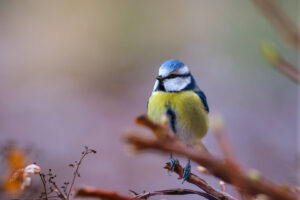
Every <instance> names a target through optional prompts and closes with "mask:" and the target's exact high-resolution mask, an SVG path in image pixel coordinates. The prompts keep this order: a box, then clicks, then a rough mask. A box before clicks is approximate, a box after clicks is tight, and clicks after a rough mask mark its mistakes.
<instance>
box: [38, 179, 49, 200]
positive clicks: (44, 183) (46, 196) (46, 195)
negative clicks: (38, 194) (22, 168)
mask: <svg viewBox="0 0 300 200" xmlns="http://www.w3.org/2000/svg"><path fill="white" fill-rule="evenodd" d="M39 175H40V178H41V180H42V183H43V187H44V192H45V200H48V194H47V186H46V184H47V183H46V180H45V177H44V176H43V175H42V174H41V173H39Z"/></svg>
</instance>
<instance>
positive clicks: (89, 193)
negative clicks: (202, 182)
mask: <svg viewBox="0 0 300 200" xmlns="http://www.w3.org/2000/svg"><path fill="white" fill-rule="evenodd" d="M188 194H196V195H199V196H202V197H204V198H206V199H208V200H218V199H217V198H215V197H213V196H211V195H209V194H207V193H205V192H199V191H195V190H190V189H182V188H177V189H168V190H159V191H154V192H145V193H143V194H138V195H135V196H134V197H130V196H124V195H120V194H118V193H117V192H115V191H110V190H104V189H98V188H97V189H96V188H90V187H84V188H80V189H78V190H76V193H75V198H80V197H85V198H88V197H90V198H99V199H103V200H145V199H148V198H149V197H152V196H157V195H188Z"/></svg>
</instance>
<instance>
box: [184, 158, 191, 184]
mask: <svg viewBox="0 0 300 200" xmlns="http://www.w3.org/2000/svg"><path fill="white" fill-rule="evenodd" d="M190 175H191V163H190V160H189V161H188V163H187V164H186V166H185V167H184V169H183V175H182V183H184V182H185V181H186V179H188V178H189V176H190Z"/></svg>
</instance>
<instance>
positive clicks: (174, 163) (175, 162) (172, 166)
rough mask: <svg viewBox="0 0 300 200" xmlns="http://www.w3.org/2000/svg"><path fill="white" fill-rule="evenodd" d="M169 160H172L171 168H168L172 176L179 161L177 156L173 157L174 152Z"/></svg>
mask: <svg viewBox="0 0 300 200" xmlns="http://www.w3.org/2000/svg"><path fill="white" fill-rule="evenodd" d="M169 161H170V165H171V170H168V174H169V176H170V175H171V173H170V172H173V171H174V170H175V166H176V164H178V163H179V161H178V160H177V159H176V158H173V156H172V153H171V154H170V157H169Z"/></svg>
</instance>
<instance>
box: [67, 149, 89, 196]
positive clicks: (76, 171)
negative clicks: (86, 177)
mask: <svg viewBox="0 0 300 200" xmlns="http://www.w3.org/2000/svg"><path fill="white" fill-rule="evenodd" d="M88 154H89V152H88V151H87V150H86V151H84V152H83V154H82V156H81V158H80V160H79V162H78V163H77V165H76V169H75V171H74V174H73V178H72V182H71V185H70V188H69V191H68V194H67V199H69V196H70V194H71V192H72V189H73V186H74V183H75V180H76V177H77V176H78V170H79V167H80V165H81V163H82V160H83V159H84V157H85V156H86V155H88Z"/></svg>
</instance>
